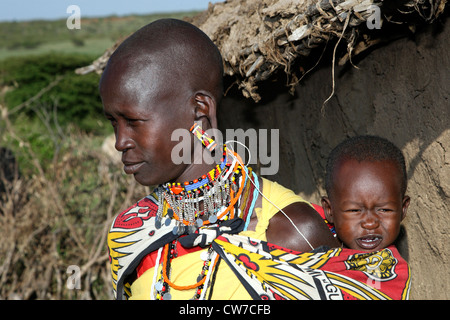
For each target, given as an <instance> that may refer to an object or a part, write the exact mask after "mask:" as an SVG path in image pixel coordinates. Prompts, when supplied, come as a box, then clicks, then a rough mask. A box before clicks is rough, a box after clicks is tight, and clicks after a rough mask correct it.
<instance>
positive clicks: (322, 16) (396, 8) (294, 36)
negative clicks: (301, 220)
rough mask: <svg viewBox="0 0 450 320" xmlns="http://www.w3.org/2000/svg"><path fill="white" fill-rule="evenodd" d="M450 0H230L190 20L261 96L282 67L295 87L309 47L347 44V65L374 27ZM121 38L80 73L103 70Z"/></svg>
mask: <svg viewBox="0 0 450 320" xmlns="http://www.w3.org/2000/svg"><path fill="white" fill-rule="evenodd" d="M446 3H447V0H409V1H407V0H406V1H405V0H403V1H398V0H397V1H394V0H391V1H385V2H383V1H379V0H347V1H338V0H258V1H254V0H228V1H225V2H223V3H216V4H214V5H212V4H210V5H209V8H208V10H206V11H204V12H202V13H201V14H199V15H198V16H196V17H194V18H193V19H192V20H191V22H192V23H193V24H195V25H197V26H198V27H199V28H200V29H202V30H203V31H204V32H205V33H206V34H207V35H208V36H209V37H210V38H211V39H212V40H213V41H214V43H215V44H216V45H217V46H218V47H219V49H220V51H221V52H222V55H223V59H224V70H225V74H226V75H227V76H230V77H234V78H235V80H236V82H237V84H238V86H239V88H240V89H241V91H242V94H243V95H244V96H245V97H251V98H253V100H255V101H259V100H260V96H259V94H258V93H257V89H258V82H260V81H264V80H267V79H269V78H270V77H271V76H272V75H273V74H274V73H276V72H279V71H282V72H285V73H286V74H287V75H288V78H289V81H288V85H289V86H291V87H293V86H295V85H296V84H297V83H298V82H299V80H300V79H301V76H302V74H304V73H305V72H307V71H305V70H304V69H303V68H301V65H300V68H298V67H297V68H296V70H293V67H294V63H297V65H298V62H299V61H301V60H302V59H307V57H308V56H309V55H310V52H311V50H313V49H314V48H317V47H319V46H322V45H324V44H325V43H327V42H328V41H329V40H335V41H338V42H340V41H345V42H346V43H347V48H348V50H347V51H348V52H347V54H346V55H344V56H343V57H339V63H341V64H343V63H345V62H346V61H348V60H349V58H351V56H352V55H354V54H358V53H360V52H362V51H364V50H365V49H367V48H368V47H370V46H371V45H373V44H375V43H377V41H378V40H377V39H376V38H371V37H370V36H367V34H368V33H370V32H369V31H370V30H369V29H370V27H371V26H373V27H377V26H378V25H382V24H383V22H386V21H387V22H395V23H409V24H411V23H412V22H411V18H410V17H411V15H414V16H415V18H416V20H414V21H417V18H418V19H419V20H421V21H424V22H432V21H434V19H436V17H438V16H439V15H440V14H441V13H442V12H443V11H444V9H445V6H446ZM378 13H380V14H379V15H378ZM411 27H413V25H411ZM120 42H121V41H118V43H116V45H115V46H114V47H113V48H110V49H109V50H107V52H105V54H104V55H103V56H101V57H100V58H99V59H97V60H96V61H94V62H93V64H92V65H90V66H87V67H84V68H80V69H78V70H77V73H80V74H83V73H87V72H92V71H95V72H97V73H101V72H102V71H103V68H104V67H105V65H106V62H107V60H108V58H109V56H110V55H111V54H112V52H113V51H114V50H115V48H116V47H117V46H118V45H119V44H120ZM297 69H298V70H297Z"/></svg>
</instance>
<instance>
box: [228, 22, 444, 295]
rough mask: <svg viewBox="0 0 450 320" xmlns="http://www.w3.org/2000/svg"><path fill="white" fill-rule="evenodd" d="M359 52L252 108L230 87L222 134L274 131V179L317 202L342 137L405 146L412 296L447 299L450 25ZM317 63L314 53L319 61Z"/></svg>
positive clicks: (326, 60) (406, 245)
mask: <svg viewBox="0 0 450 320" xmlns="http://www.w3.org/2000/svg"><path fill="white" fill-rule="evenodd" d="M448 20H449V19H448V18H447V19H446V20H444V22H442V21H441V22H438V23H436V24H434V25H432V26H428V27H426V28H424V30H419V31H418V32H416V33H415V34H412V33H411V34H410V35H409V36H406V37H401V38H399V39H397V40H395V41H392V42H390V43H389V44H384V45H380V46H378V47H376V48H374V49H373V50H369V51H368V52H365V53H364V54H363V56H360V57H358V58H357V59H355V60H354V61H353V62H354V63H355V65H357V68H355V67H353V66H351V65H346V66H344V67H338V68H337V69H336V77H335V81H336V91H335V94H334V96H333V97H332V98H331V99H330V101H329V102H328V103H327V104H326V105H325V106H323V102H324V101H325V100H326V99H327V97H328V96H329V95H330V93H331V90H332V82H331V79H332V77H331V56H327V55H325V56H324V57H323V59H322V62H321V63H320V64H319V65H318V66H317V67H316V68H315V69H314V71H312V72H311V73H310V74H309V75H308V76H307V77H305V79H303V80H302V82H301V83H300V84H299V85H298V86H297V87H296V88H295V94H294V95H290V94H289V93H288V89H287V88H286V87H285V86H284V84H285V83H283V81H285V79H283V77H282V76H280V78H279V79H278V81H277V82H266V83H265V84H263V85H262V86H261V87H260V90H259V91H260V92H261V93H262V100H261V102H259V103H258V104H256V103H254V102H252V101H251V100H250V99H244V98H243V97H242V96H241V93H240V92H239V91H238V90H233V89H232V90H230V91H229V93H228V96H227V98H226V99H225V100H224V103H223V105H222V109H221V110H220V111H219V114H220V116H219V121H220V126H221V128H223V129H225V128H243V129H247V128H257V129H258V128H278V129H279V130H280V145H279V149H280V168H279V171H278V173H277V174H276V175H274V176H269V177H268V178H270V179H273V180H276V181H278V182H280V183H282V184H284V185H286V186H288V187H290V188H292V189H294V190H295V191H296V192H299V193H300V194H301V195H303V196H304V197H305V198H306V199H308V200H310V201H312V202H318V201H319V199H320V196H321V195H323V194H324V189H323V186H322V185H323V179H322V177H323V176H324V169H325V163H326V157H327V155H328V154H329V152H330V151H331V149H332V148H333V147H334V146H335V145H337V144H338V143H339V142H340V141H342V140H343V139H345V138H346V137H348V136H352V135H355V134H375V135H380V136H383V137H386V138H388V139H390V140H391V141H393V142H394V143H396V144H397V145H398V146H399V147H401V149H402V150H403V152H404V154H405V157H406V160H407V169H408V176H409V185H408V194H409V195H410V196H411V199H412V201H411V205H410V208H409V212H408V216H407V217H406V219H405V220H404V228H405V230H406V235H405V236H404V237H403V239H401V241H400V249H401V252H402V255H403V256H404V257H405V258H407V260H408V261H409V263H410V266H411V269H412V274H413V280H412V289H411V298H412V299H449V298H450V293H449V292H450V280H449V276H450V272H449V268H448V263H449V262H450V261H449V249H448V248H449V245H450V241H449V239H450V238H449V235H448V230H449V225H450V223H449V222H450V215H449V214H448V212H449V209H450V103H449V95H450V85H449V84H450V72H449V70H450V55H449V49H450V47H449V43H450V21H448ZM317 58H318V56H317Z"/></svg>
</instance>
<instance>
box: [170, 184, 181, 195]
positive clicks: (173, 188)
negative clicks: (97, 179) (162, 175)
mask: <svg viewBox="0 0 450 320" xmlns="http://www.w3.org/2000/svg"><path fill="white" fill-rule="evenodd" d="M170 190H172V192H173V193H174V194H180V193H181V191H183V187H178V186H177V187H172V188H170Z"/></svg>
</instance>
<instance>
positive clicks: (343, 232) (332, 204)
mask: <svg viewBox="0 0 450 320" xmlns="http://www.w3.org/2000/svg"><path fill="white" fill-rule="evenodd" d="M333 180H334V185H333V192H332V194H330V195H329V196H330V198H329V199H327V198H324V199H323V200H322V205H323V206H324V210H325V213H326V214H327V219H328V221H330V222H332V223H334V225H335V228H336V233H337V235H338V237H339V239H340V240H341V241H342V242H343V243H344V245H345V246H346V247H348V248H351V249H355V250H361V251H366V252H372V251H377V250H381V249H383V248H385V247H387V246H389V245H391V244H392V243H393V242H394V241H395V239H396V238H397V236H398V234H399V231H400V222H401V221H402V220H403V218H404V217H405V215H406V211H407V208H408V205H409V197H403V196H402V193H401V174H400V172H399V169H398V167H397V166H396V165H395V163H393V162H391V161H374V162H371V161H363V162H358V161H356V160H346V161H343V162H341V163H340V165H339V166H338V168H336V172H335V174H334V179H333Z"/></svg>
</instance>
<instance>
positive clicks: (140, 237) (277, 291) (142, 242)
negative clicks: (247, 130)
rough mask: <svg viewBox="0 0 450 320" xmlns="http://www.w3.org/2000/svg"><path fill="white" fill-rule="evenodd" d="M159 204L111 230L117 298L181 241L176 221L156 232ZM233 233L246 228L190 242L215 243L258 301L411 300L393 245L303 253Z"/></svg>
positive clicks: (150, 203) (152, 202)
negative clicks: (143, 266) (155, 257)
mask: <svg viewBox="0 0 450 320" xmlns="http://www.w3.org/2000/svg"><path fill="white" fill-rule="evenodd" d="M156 203H157V199H156V198H155V195H154V194H152V195H149V196H147V197H145V198H143V199H142V200H140V201H138V202H137V203H136V204H135V205H134V206H132V207H131V208H129V209H127V210H125V211H124V212H122V213H121V214H119V215H118V216H117V217H116V219H115V220H114V222H113V223H112V225H111V229H110V231H109V234H108V249H109V257H110V263H111V274H112V283H113V289H114V295H115V298H116V299H119V300H121V299H127V298H128V297H129V296H130V295H131V292H130V283H128V282H127V277H128V276H129V275H130V274H132V273H133V272H134V271H135V270H136V268H137V267H138V265H139V263H140V262H141V260H142V259H143V258H144V257H145V256H146V255H147V254H149V253H151V252H154V251H157V250H158V249H159V248H160V247H162V246H164V245H165V244H167V243H169V242H171V241H173V240H175V239H177V238H178V237H179V236H177V235H174V234H173V232H172V230H173V227H174V226H175V225H176V221H175V220H171V221H170V223H164V224H162V226H161V227H160V228H159V229H158V228H156V227H155V221H156V212H157V204H156ZM238 220H239V219H238ZM167 222H169V220H168V221H167ZM231 229H238V230H233V231H232V233H234V232H239V230H240V229H241V223H238V221H236V222H233V223H231V222H228V223H227V224H224V225H222V226H220V227H209V228H205V230H204V233H203V234H197V235H196V236H195V237H191V238H189V237H187V238H186V239H185V241H186V242H191V245H199V246H202V247H203V246H207V245H210V244H211V242H212V247H213V249H214V250H215V251H216V252H217V253H218V254H219V255H220V257H221V258H222V259H223V260H225V261H226V263H227V264H228V266H229V267H230V268H231V269H232V270H233V271H234V273H235V274H236V276H237V277H238V279H239V280H240V281H241V282H242V284H243V285H244V287H245V288H246V289H247V291H248V292H249V294H250V296H251V297H252V298H253V299H408V297H409V290H410V269H409V266H408V264H407V262H406V261H405V260H404V259H403V258H402V257H401V256H400V254H399V253H398V251H397V249H396V248H395V247H394V246H390V247H388V248H386V249H383V250H381V251H377V252H373V253H361V252H358V251H356V250H351V249H341V248H337V249H331V250H328V251H326V250H325V251H323V252H317V250H315V251H316V252H309V253H300V252H294V251H290V250H288V249H285V248H281V247H278V246H276V245H273V244H270V243H267V242H265V241H262V240H256V239H252V238H249V237H246V236H242V235H231V234H229V232H230V231H231ZM224 232H225V233H224ZM216 237H217V238H216ZM214 238H216V239H215V240H214Z"/></svg>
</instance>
